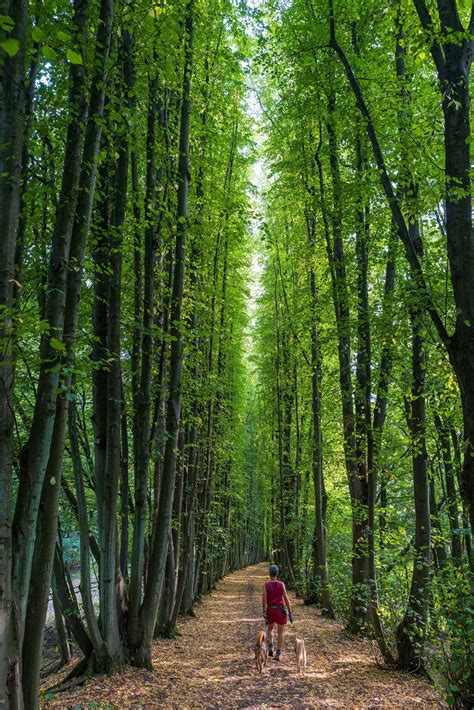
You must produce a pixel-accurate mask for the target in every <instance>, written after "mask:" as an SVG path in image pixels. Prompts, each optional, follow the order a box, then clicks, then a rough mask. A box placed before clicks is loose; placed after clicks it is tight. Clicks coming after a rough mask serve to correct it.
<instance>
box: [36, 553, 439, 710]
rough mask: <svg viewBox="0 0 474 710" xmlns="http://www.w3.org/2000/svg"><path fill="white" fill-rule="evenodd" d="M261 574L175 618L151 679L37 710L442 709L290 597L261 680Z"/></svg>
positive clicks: (232, 580) (237, 576)
mask: <svg viewBox="0 0 474 710" xmlns="http://www.w3.org/2000/svg"><path fill="white" fill-rule="evenodd" d="M266 570H267V567H266V565H264V564H259V565H255V566H253V567H248V568H247V569H244V570H240V571H239V572H234V573H233V574H230V575H229V576H227V577H225V579H223V580H222V581H221V582H220V583H219V584H218V585H217V588H216V590H215V591H214V592H213V593H212V594H211V595H210V596H208V597H206V598H205V599H204V600H203V602H202V603H201V604H199V605H198V606H197V607H196V618H189V619H182V620H180V625H179V630H180V632H181V635H180V636H178V637H177V638H175V639H172V640H167V639H158V640H157V641H156V643H155V645H154V667H155V671H154V672H153V673H152V672H149V671H144V670H139V669H134V668H129V669H127V670H126V671H125V672H124V673H123V674H121V675H116V676H114V677H112V678H108V677H100V678H93V679H91V680H89V681H87V683H86V684H85V685H83V686H81V687H77V688H75V689H72V690H69V691H66V692H63V693H61V694H58V695H54V696H53V698H52V699H50V700H47V699H46V698H45V696H43V697H42V702H41V708H61V709H62V710H66V709H69V708H73V709H75V710H79V708H80V709H81V710H83V709H84V710H85V708H108V709H111V708H120V709H121V708H127V709H132V708H133V709H134V710H158V709H160V710H175V709H176V710H178V709H179V710H186V709H187V708H200V709H201V710H204V709H206V710H207V709H209V710H210V709H211V708H229V709H231V708H241V709H244V708H245V709H246V710H257V709H259V708H260V709H263V708H265V710H271V709H272V708H291V709H295V710H296V709H298V710H303V709H304V708H347V709H348V710H375V709H376V708H403V709H404V708H420V709H422V710H428V709H430V708H444V707H447V706H446V705H445V704H444V702H443V701H442V699H441V698H440V696H439V695H438V694H437V692H436V690H435V689H434V688H433V686H432V685H430V684H429V683H428V682H427V681H425V680H423V679H420V678H417V677H414V676H410V675H408V674H406V673H401V672H397V671H388V670H385V669H384V668H382V667H381V666H380V665H379V664H378V662H377V654H376V651H375V649H374V646H373V644H372V643H371V642H370V641H360V640H355V639H354V638H350V637H349V636H348V635H347V634H346V633H345V632H344V629H343V627H342V625H341V624H340V623H338V622H336V621H329V620H327V619H323V618H322V617H321V615H320V614H319V613H318V612H317V611H316V609H315V608H314V607H310V606H305V605H304V604H303V602H302V601H301V600H299V599H294V598H292V604H293V606H294V613H295V614H294V615H295V623H294V624H293V626H290V625H288V627H287V634H286V649H285V652H284V654H283V657H282V661H281V662H280V663H278V662H276V661H274V660H273V659H269V662H268V665H267V668H266V669H265V670H264V672H263V673H262V675H261V676H260V675H258V673H257V672H256V670H255V665H254V657H253V648H254V644H255V640H256V637H257V633H258V631H259V630H260V629H261V628H263V623H262V617H261V589H262V584H263V582H264V581H265V579H266V578H267V577H266ZM295 635H298V636H300V637H303V638H304V639H305V643H306V650H307V657H308V667H307V671H306V674H305V675H299V674H298V672H297V667H296V659H295V654H294V651H293V639H294V637H295ZM64 674H65V670H64V669H63V671H62V674H61V673H58V674H56V675H55V676H50V677H49V678H48V679H47V682H48V686H51V685H52V684H53V683H56V682H58V681H59V680H60V679H61V677H62V676H64Z"/></svg>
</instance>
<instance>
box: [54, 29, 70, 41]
mask: <svg viewBox="0 0 474 710" xmlns="http://www.w3.org/2000/svg"><path fill="white" fill-rule="evenodd" d="M56 37H57V38H58V39H59V40H61V42H70V41H71V37H70V36H69V35H68V33H67V32H63V31H62V30H58V31H57V32H56Z"/></svg>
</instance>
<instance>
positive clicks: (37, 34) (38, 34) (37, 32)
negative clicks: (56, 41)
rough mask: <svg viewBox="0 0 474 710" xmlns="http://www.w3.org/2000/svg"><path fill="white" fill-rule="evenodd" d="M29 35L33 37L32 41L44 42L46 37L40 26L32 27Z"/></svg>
mask: <svg viewBox="0 0 474 710" xmlns="http://www.w3.org/2000/svg"><path fill="white" fill-rule="evenodd" d="M31 36H32V38H33V42H44V40H45V38H46V35H45V33H44V32H43V30H42V29H41V27H33V30H32V32H31Z"/></svg>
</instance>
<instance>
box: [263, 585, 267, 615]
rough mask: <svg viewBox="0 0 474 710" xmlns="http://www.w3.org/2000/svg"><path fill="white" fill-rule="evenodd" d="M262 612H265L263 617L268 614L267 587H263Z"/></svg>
mask: <svg viewBox="0 0 474 710" xmlns="http://www.w3.org/2000/svg"><path fill="white" fill-rule="evenodd" d="M262 612H263V616H266V613H267V588H266V586H265V585H263V594H262Z"/></svg>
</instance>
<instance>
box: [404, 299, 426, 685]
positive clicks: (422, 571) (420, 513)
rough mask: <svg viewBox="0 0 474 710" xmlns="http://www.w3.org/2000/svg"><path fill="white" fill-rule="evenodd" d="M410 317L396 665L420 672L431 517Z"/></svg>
mask: <svg viewBox="0 0 474 710" xmlns="http://www.w3.org/2000/svg"><path fill="white" fill-rule="evenodd" d="M415 298H416V295H415ZM410 318H411V323H412V329H413V336H412V338H413V341H412V367H413V375H412V376H413V381H412V395H411V422H410V424H411V436H412V451H413V488H414V494H415V558H414V560H413V574H412V581H411V588H410V596H409V600H408V605H407V608H406V611H405V615H404V617H403V619H402V621H401V622H400V624H399V626H398V628H397V634H396V639H397V650H398V662H399V665H400V666H401V667H402V668H405V669H407V670H411V671H422V670H423V669H424V657H423V656H424V644H425V636H426V623H427V620H428V608H429V584H430V566H431V559H430V558H431V550H430V545H431V520H430V495H429V480H428V469H427V453H426V415H425V369H426V362H425V354H424V345H423V341H424V338H423V323H422V320H421V313H420V310H419V309H418V310H417V311H412V312H411V314H410Z"/></svg>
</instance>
